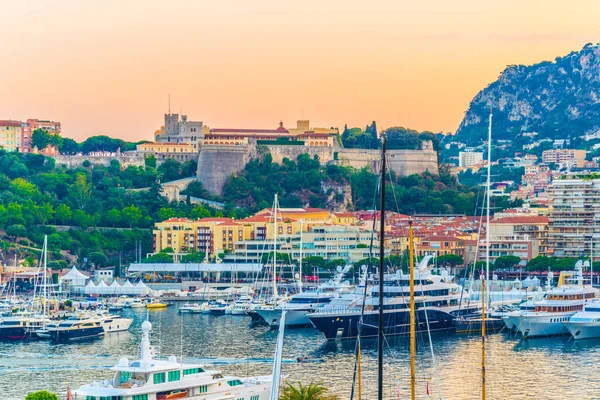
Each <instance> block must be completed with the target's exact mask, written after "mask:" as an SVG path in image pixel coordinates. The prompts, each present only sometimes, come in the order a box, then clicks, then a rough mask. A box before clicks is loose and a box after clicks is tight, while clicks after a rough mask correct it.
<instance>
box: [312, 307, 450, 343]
mask: <svg viewBox="0 0 600 400" xmlns="http://www.w3.org/2000/svg"><path fill="white" fill-rule="evenodd" d="M415 316H416V318H415V319H416V326H415V331H416V332H417V333H420V332H427V330H428V329H427V320H429V331H431V332H441V331H454V329H455V325H454V320H455V317H454V316H453V315H451V314H449V313H447V312H445V311H442V310H439V309H427V316H426V315H425V310H417V311H416V314H415ZM307 317H308V319H309V320H310V322H311V323H312V324H313V325H314V326H315V328H317V329H318V330H319V331H320V332H321V334H323V337H324V338H325V339H327V340H336V339H355V338H356V337H357V335H358V329H359V321H360V313H358V312H351V313H341V314H340V313H336V314H328V313H314V314H308V315H307ZM378 326H379V315H378V313H377V311H369V312H366V313H365V314H364V316H363V324H362V332H361V337H363V338H367V337H377V335H378ZM409 328H410V313H409V310H407V309H402V310H385V312H384V317H383V333H384V335H386V336H399V335H408V334H409V333H410V332H409V331H410V329H409Z"/></svg>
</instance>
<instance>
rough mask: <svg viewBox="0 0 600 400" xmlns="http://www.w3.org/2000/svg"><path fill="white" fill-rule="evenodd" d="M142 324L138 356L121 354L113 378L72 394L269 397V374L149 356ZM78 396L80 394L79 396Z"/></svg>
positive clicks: (151, 399) (167, 399)
mask: <svg viewBox="0 0 600 400" xmlns="http://www.w3.org/2000/svg"><path fill="white" fill-rule="evenodd" d="M151 329H152V324H151V323H150V322H149V321H144V323H143V324H142V342H141V344H140V347H141V359H140V360H136V361H129V360H128V359H127V358H125V357H123V358H121V359H120V360H119V363H118V364H117V365H115V366H114V367H113V368H112V370H113V371H115V375H114V377H113V378H112V379H106V380H104V381H100V382H93V383H90V384H87V385H83V386H81V387H80V388H79V389H77V390H76V391H75V392H74V394H75V395H76V396H77V398H82V399H90V398H93V399H121V400H171V399H210V400H221V399H223V400H225V399H236V400H238V399H239V400H268V399H269V393H270V390H271V377H253V378H240V377H237V376H225V375H223V374H222V373H221V371H216V370H214V371H209V370H205V369H204V368H202V366H201V365H197V364H183V363H181V362H179V361H178V360H177V358H176V357H175V356H171V357H169V359H168V360H158V359H154V358H153V357H152V349H151V347H150V330H151ZM79 396H81V397H79Z"/></svg>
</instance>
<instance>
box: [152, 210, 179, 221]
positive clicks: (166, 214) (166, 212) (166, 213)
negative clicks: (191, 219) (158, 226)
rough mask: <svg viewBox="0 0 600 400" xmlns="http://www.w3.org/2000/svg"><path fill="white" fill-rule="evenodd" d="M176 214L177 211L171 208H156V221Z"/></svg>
mask: <svg viewBox="0 0 600 400" xmlns="http://www.w3.org/2000/svg"><path fill="white" fill-rule="evenodd" d="M176 215H177V213H176V212H175V210H173V209H172V208H167V207H162V208H161V209H160V210H158V214H157V215H156V218H157V220H158V221H165V220H167V219H169V218H173V217H175V216H176Z"/></svg>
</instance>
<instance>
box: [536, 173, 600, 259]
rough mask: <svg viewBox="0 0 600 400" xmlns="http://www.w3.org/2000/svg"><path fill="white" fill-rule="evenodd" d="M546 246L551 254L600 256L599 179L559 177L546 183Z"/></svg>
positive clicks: (557, 255) (559, 255) (561, 255)
mask: <svg viewBox="0 0 600 400" xmlns="http://www.w3.org/2000/svg"><path fill="white" fill-rule="evenodd" d="M548 191H549V197H550V204H551V205H552V208H551V211H550V213H549V215H548V246H549V248H550V249H552V252H553V254H554V256H555V257H582V256H589V254H590V248H591V246H592V245H593V249H594V257H597V256H600V252H599V250H600V244H596V243H595V242H597V241H598V240H600V224H599V222H600V203H599V199H600V179H559V180H555V181H553V182H552V183H551V184H550V185H549V187H548Z"/></svg>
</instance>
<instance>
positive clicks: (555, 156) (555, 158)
mask: <svg viewBox="0 0 600 400" xmlns="http://www.w3.org/2000/svg"><path fill="white" fill-rule="evenodd" d="M585 155H586V151H585V150H572V149H554V150H544V152H543V153H542V162H544V163H546V164H549V163H554V164H563V165H568V166H576V167H583V165H584V164H585Z"/></svg>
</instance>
